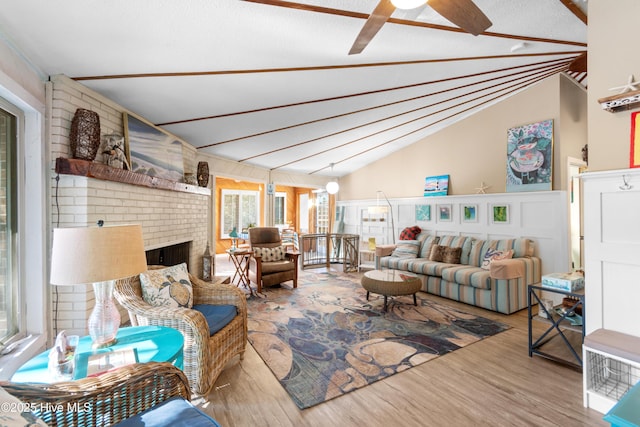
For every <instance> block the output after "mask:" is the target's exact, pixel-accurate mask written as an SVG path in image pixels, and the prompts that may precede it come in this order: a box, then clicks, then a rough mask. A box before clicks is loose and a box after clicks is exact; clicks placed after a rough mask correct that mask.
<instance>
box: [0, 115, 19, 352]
mask: <svg viewBox="0 0 640 427" xmlns="http://www.w3.org/2000/svg"><path fill="white" fill-rule="evenodd" d="M16 126H17V118H16V116H14V115H13V114H11V113H9V112H8V111H5V110H4V109H1V108H0V341H3V342H4V341H6V340H7V339H8V338H9V337H12V336H13V335H15V334H17V333H18V330H19V323H18V320H19V319H18V298H19V288H18V280H17V277H18V276H17V273H18V268H17V259H16V257H17V253H18V251H17V250H16V248H17V246H16V236H17V232H18V226H17V212H16V209H17V206H18V204H17V190H16V187H17V186H16V181H17V179H16V151H17V150H16V149H17V130H16Z"/></svg>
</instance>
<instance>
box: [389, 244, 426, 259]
mask: <svg viewBox="0 0 640 427" xmlns="http://www.w3.org/2000/svg"><path fill="white" fill-rule="evenodd" d="M419 251H420V241H419V240H400V241H399V242H398V244H397V245H396V248H395V249H394V250H393V252H392V253H391V256H392V257H396V258H416V257H417V256H418V252H419Z"/></svg>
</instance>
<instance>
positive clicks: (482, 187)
mask: <svg viewBox="0 0 640 427" xmlns="http://www.w3.org/2000/svg"><path fill="white" fill-rule="evenodd" d="M489 188H491V186H490V185H486V184H485V183H484V181H482V182H481V183H480V187H477V188H476V194H487V192H486V191H485V190H487V189H489Z"/></svg>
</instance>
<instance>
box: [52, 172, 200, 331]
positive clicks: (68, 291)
mask: <svg viewBox="0 0 640 427" xmlns="http://www.w3.org/2000/svg"><path fill="white" fill-rule="evenodd" d="M55 179H56V177H55V175H54V180H55ZM57 179H58V181H56V182H54V184H53V194H52V198H53V206H52V223H53V224H52V225H53V226H54V227H84V226H89V225H94V224H96V223H97V221H98V220H103V221H104V222H105V224H107V225H117V224H133V223H135V224H141V225H142V233H143V238H144V243H145V249H146V250H147V253H148V254H149V253H150V254H154V253H155V254H158V255H159V253H160V252H161V251H160V249H161V248H167V247H173V246H177V245H179V246H183V251H182V253H183V256H184V254H185V253H187V254H188V255H187V257H188V258H187V259H188V266H189V271H190V272H191V273H192V274H194V275H196V276H198V277H200V276H201V271H202V254H203V253H204V251H205V247H206V244H207V239H208V236H207V230H208V227H207V221H208V212H209V206H210V197H211V195H210V190H208V189H202V188H198V189H197V190H195V192H184V191H171V190H162V189H156V188H147V187H141V186H136V185H130V184H125V183H120V182H111V181H104V180H100V179H95V178H89V177H85V176H75V175H64V174H60V175H57ZM56 195H57V196H56ZM124 243H125V244H126V242H124ZM185 247H186V252H185V251H184V248H185ZM162 253H163V256H164V257H165V259H164V261H165V262H169V261H170V260H169V259H166V256H167V255H166V254H165V250H162ZM167 253H168V250H167ZM172 259H173V258H172ZM104 262H109V260H104ZM52 288H54V289H52V302H53V309H52V317H53V329H54V330H53V333H54V334H56V333H57V332H59V331H61V330H66V331H67V332H68V333H71V334H79V335H85V334H86V325H87V319H88V317H89V314H90V313H91V310H92V309H93V306H94V302H95V300H94V295H93V289H92V287H91V286H88V285H87V286H56V287H52ZM121 315H122V322H123V323H124V322H126V321H127V320H128V315H127V313H126V311H124V310H121Z"/></svg>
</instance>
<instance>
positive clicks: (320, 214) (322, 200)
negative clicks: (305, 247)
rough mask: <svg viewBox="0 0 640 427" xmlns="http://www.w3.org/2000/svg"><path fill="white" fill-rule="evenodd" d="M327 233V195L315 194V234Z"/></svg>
mask: <svg viewBox="0 0 640 427" xmlns="http://www.w3.org/2000/svg"><path fill="white" fill-rule="evenodd" d="M328 232H329V193H327V192H324V191H323V192H322V193H317V194H316V233H328Z"/></svg>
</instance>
